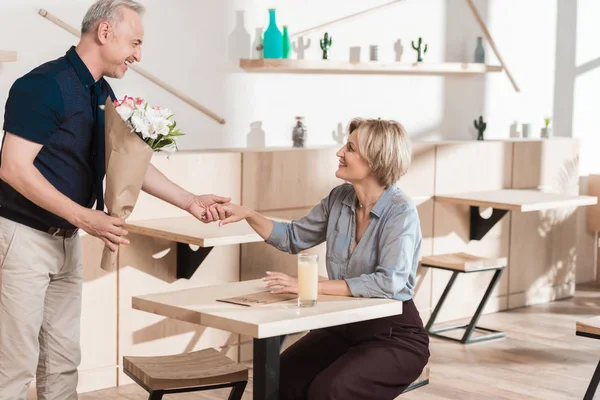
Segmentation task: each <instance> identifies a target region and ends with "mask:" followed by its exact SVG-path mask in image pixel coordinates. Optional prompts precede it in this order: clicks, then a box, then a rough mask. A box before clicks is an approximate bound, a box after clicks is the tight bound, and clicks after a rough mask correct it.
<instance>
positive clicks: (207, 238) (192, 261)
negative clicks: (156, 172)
mask: <svg viewBox="0 0 600 400" xmlns="http://www.w3.org/2000/svg"><path fill="white" fill-rule="evenodd" d="M126 229H127V231H128V232H131V233H136V234H138V235H144V236H150V237H154V238H159V239H165V240H170V241H173V242H177V278H178V279H179V278H185V279H189V278H190V277H191V276H192V275H193V274H194V272H196V269H198V266H199V265H200V264H201V263H202V261H204V259H205V258H206V256H208V253H210V251H211V250H212V248H213V247H214V246H224V245H231V244H242V243H252V242H262V241H263V239H262V238H261V237H260V235H258V234H257V233H256V232H254V230H253V229H252V228H251V227H250V225H248V223H247V222H246V221H240V222H236V223H234V224H227V225H224V226H222V227H219V225H218V224H217V223H216V222H212V223H209V224H205V223H203V222H200V221H198V220H197V219H196V218H195V217H192V216H186V217H177V218H161V219H150V220H142V221H135V222H131V223H128V224H127V226H126ZM189 245H196V246H199V249H198V250H192V249H191V248H190V246H189Z"/></svg>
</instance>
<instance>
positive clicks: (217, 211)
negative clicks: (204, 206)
mask: <svg viewBox="0 0 600 400" xmlns="http://www.w3.org/2000/svg"><path fill="white" fill-rule="evenodd" d="M208 213H209V214H211V215H212V217H213V219H214V220H216V219H220V221H219V226H223V225H225V224H229V223H232V222H239V221H241V220H243V219H246V218H248V217H249V216H250V210H249V209H247V208H246V207H242V206H240V205H237V204H234V203H227V204H214V205H212V206H210V207H209V208H208Z"/></svg>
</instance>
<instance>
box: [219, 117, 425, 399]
mask: <svg viewBox="0 0 600 400" xmlns="http://www.w3.org/2000/svg"><path fill="white" fill-rule="evenodd" d="M337 156H338V157H339V159H340V162H339V168H338V170H337V172H336V176H337V177H338V178H340V179H343V180H344V181H346V182H348V183H345V184H342V185H340V186H338V187H336V188H334V189H333V190H332V191H331V192H330V194H329V195H328V196H327V197H326V198H324V199H323V200H322V201H321V202H320V204H318V205H317V206H316V207H314V208H313V209H312V210H311V211H310V212H309V213H308V215H306V216H305V217H303V218H300V219H299V220H295V221H292V222H291V223H281V222H274V221H271V220H269V219H267V218H265V217H263V216H262V215H260V214H258V213H257V212H255V211H252V210H250V209H248V208H244V207H240V206H238V205H234V204H227V205H217V206H214V207H216V210H214V209H213V210H211V212H213V213H214V214H215V215H216V217H218V216H224V215H228V217H227V218H225V219H223V220H222V221H221V222H220V224H221V225H223V224H226V223H230V222H236V221H240V220H242V219H246V220H247V222H248V223H249V224H250V226H251V227H252V228H253V229H254V230H255V231H256V232H257V233H258V234H259V235H261V236H262V237H263V238H264V239H265V240H266V241H267V243H269V244H271V245H273V246H275V247H277V248H278V249H279V250H282V251H286V252H289V253H293V254H296V253H298V252H300V251H302V250H304V249H308V248H311V247H313V246H316V245H318V244H320V243H322V242H324V241H326V242H327V258H326V262H327V273H328V275H329V279H330V280H326V281H320V282H319V293H320V294H326V295H338V296H357V297H380V298H390V299H396V300H398V301H402V302H403V313H402V314H401V315H396V316H392V317H386V318H379V319H375V320H369V321H364V322H358V323H352V324H348V325H343V326H336V327H332V328H325V329H318V330H314V331H311V332H310V333H308V334H307V335H306V336H304V337H303V338H302V339H300V340H299V341H298V342H296V343H294V344H293V345H292V346H290V347H289V348H288V349H287V350H286V351H285V352H284V353H283V354H282V355H281V372H280V377H281V378H280V385H279V387H280V399H282V400H287V399H307V398H308V399H311V400H312V399H336V400H340V399H342V400H352V399H361V400H365V399H376V400H386V399H389V400H392V399H394V398H395V397H397V396H398V395H399V394H400V393H402V392H403V391H404V390H405V389H406V388H407V386H408V385H410V384H411V383H412V382H413V381H414V380H416V379H417V378H418V377H419V375H420V374H421V372H422V370H423V368H424V367H425V365H426V364H427V361H428V359H429V339H428V336H427V333H426V332H425V329H424V328H423V323H422V321H421V318H420V317H419V313H418V312H417V310H416V308H415V305H414V303H413V300H412V297H413V294H414V285H415V279H416V277H415V275H416V269H417V265H418V261H419V258H420V248H421V239H422V237H421V229H420V223H419V216H418V214H417V209H416V207H415V205H414V203H413V202H412V201H411V200H410V199H409V197H408V196H407V195H406V194H404V193H403V192H402V191H401V190H400V189H399V188H398V187H397V186H396V185H395V182H397V181H398V180H399V179H400V177H401V176H402V175H404V174H405V173H406V171H407V169H408V166H409V164H410V160H411V145H410V142H409V138H408V136H407V134H406V132H405V130H404V128H403V126H402V125H400V124H399V123H398V122H395V121H382V120H361V119H355V120H353V121H352V122H351V123H350V126H349V137H348V142H347V143H346V145H345V146H343V147H342V148H341V149H340V150H339V151H338V152H337ZM264 279H265V280H266V281H268V284H267V286H268V287H272V288H274V290H273V291H272V292H273V293H297V292H298V285H297V280H296V278H294V277H290V276H288V275H285V274H282V273H278V272H267V276H266V277H265V278H264ZM275 288H278V289H275Z"/></svg>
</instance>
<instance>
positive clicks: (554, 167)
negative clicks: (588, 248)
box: [509, 138, 594, 308]
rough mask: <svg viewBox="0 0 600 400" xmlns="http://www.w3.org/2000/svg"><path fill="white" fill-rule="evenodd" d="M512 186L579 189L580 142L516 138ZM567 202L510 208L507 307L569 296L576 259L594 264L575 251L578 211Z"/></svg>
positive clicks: (587, 255)
mask: <svg viewBox="0 0 600 400" xmlns="http://www.w3.org/2000/svg"><path fill="white" fill-rule="evenodd" d="M514 158H515V160H514V165H515V170H514V173H513V186H514V188H517V189H538V190H544V191H548V192H554V193H569V194H573V195H577V194H579V141H578V140H577V139H570V138H557V139H553V140H541V141H525V142H515V144H514ZM582 212H585V209H584V208H582V209H579V210H578V209H575V208H571V207H566V208H560V209H554V210H547V211H542V212H537V213H512V215H511V242H510V246H511V247H510V249H511V251H510V260H509V264H510V282H509V292H510V298H509V306H510V308H515V307H522V306H525V305H532V304H539V303H545V302H549V301H553V300H556V299H560V298H565V297H570V296H572V295H573V293H574V291H573V289H574V284H575V281H576V269H577V268H578V267H577V264H580V266H586V265H589V268H594V266H593V255H590V253H587V252H585V253H583V252H579V254H578V252H577V240H578V239H577V237H578V236H580V235H579V232H578V231H579V230H581V229H585V227H583V226H579V224H578V221H577V220H578V213H582Z"/></svg>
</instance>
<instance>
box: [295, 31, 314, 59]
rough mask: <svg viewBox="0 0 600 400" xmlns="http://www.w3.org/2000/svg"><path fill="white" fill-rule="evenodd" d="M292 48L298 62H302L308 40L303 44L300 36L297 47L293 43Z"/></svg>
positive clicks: (302, 38) (308, 44) (308, 43)
mask: <svg viewBox="0 0 600 400" xmlns="http://www.w3.org/2000/svg"><path fill="white" fill-rule="evenodd" d="M292 47H293V49H294V51H295V52H296V54H298V60H304V52H305V51H306V49H308V48H309V47H310V38H308V41H306V42H305V41H304V37H303V36H300V37H299V38H298V45H297V46H296V43H293V44H292Z"/></svg>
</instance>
